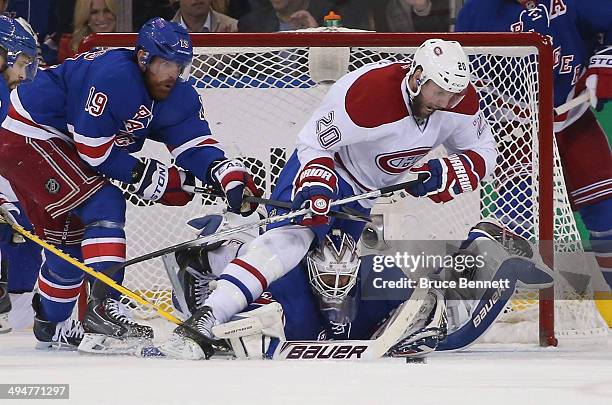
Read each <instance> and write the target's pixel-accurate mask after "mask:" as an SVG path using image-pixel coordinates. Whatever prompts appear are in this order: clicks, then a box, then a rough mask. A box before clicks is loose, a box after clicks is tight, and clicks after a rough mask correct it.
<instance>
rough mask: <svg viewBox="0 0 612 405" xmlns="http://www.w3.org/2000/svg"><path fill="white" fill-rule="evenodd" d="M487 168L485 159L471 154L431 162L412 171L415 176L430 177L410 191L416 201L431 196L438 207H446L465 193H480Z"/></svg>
mask: <svg viewBox="0 0 612 405" xmlns="http://www.w3.org/2000/svg"><path fill="white" fill-rule="evenodd" d="M484 168H485V164H484V160H483V159H482V157H480V155H478V154H477V153H475V152H471V151H468V152H466V153H463V154H457V155H450V156H447V157H444V158H441V159H431V160H430V161H428V162H427V163H425V164H423V165H419V166H415V167H413V168H412V169H410V171H411V172H413V173H417V174H419V175H421V176H422V175H423V174H424V175H426V176H427V177H426V180H424V181H422V182H419V183H417V184H416V185H415V186H412V187H410V188H408V189H406V191H407V192H408V193H410V194H412V195H413V196H415V197H424V196H427V197H429V198H430V199H431V200H432V201H434V202H436V203H446V202H449V201H451V200H453V199H454V198H455V196H457V195H459V194H461V193H465V192H469V191H474V190H476V188H477V187H478V183H479V182H480V179H481V177H482V176H483V175H484V170H485V169H484Z"/></svg>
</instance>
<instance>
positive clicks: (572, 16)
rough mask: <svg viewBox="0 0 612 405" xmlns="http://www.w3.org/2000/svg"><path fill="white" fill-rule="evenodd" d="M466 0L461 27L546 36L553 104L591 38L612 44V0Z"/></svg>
mask: <svg viewBox="0 0 612 405" xmlns="http://www.w3.org/2000/svg"><path fill="white" fill-rule="evenodd" d="M534 3H535V7H533V8H531V9H528V8H526V7H525V6H523V5H521V4H520V3H519V2H518V1H517V0H468V1H467V2H466V3H465V5H464V6H463V8H462V9H461V10H460V12H459V15H458V17H457V23H456V26H455V30H456V31H463V32H507V31H511V32H529V31H535V32H539V33H541V34H544V35H548V36H549V37H550V38H551V39H552V42H553V49H554V54H553V56H554V75H555V76H554V85H555V88H554V103H555V106H559V105H561V104H563V103H564V102H565V101H566V100H567V96H568V94H569V93H570V91H571V90H572V88H573V87H574V85H575V84H576V82H577V81H578V79H579V78H580V76H581V74H582V72H583V70H584V69H585V68H586V67H587V65H588V60H589V57H590V56H591V54H592V53H593V47H594V43H595V38H596V37H597V35H598V34H600V33H601V34H603V35H604V44H611V43H612V0H535V1H534Z"/></svg>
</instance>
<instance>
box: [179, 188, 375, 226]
mask: <svg viewBox="0 0 612 405" xmlns="http://www.w3.org/2000/svg"><path fill="white" fill-rule="evenodd" d="M185 191H188V192H190V193H198V194H206V195H210V196H212V197H220V198H221V197H224V196H225V195H224V194H223V192H221V191H219V190H216V189H214V188H209V187H188V188H186V189H185ZM243 201H244V202H246V203H254V204H260V205H270V206H272V207H277V208H285V209H291V203H290V202H287V201H279V200H271V199H269V198H263V197H255V196H245V197H244V199H243ZM346 208H348V207H343V208H342V209H343V212H341V211H330V212H329V214H328V215H329V216H330V217H334V218H338V219H347V220H351V221H361V222H372V218H370V217H369V216H367V215H363V214H362V213H361V212H359V211H357V210H350V209H346ZM345 209H346V211H345Z"/></svg>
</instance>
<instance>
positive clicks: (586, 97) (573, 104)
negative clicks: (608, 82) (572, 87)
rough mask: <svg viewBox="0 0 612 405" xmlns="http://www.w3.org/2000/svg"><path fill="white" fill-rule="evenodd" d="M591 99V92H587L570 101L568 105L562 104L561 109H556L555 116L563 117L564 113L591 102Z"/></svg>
mask: <svg viewBox="0 0 612 405" xmlns="http://www.w3.org/2000/svg"><path fill="white" fill-rule="evenodd" d="M589 99H590V96H589V92H588V91H585V92H584V93H582V94H581V95H579V96H578V97H575V98H573V99H571V100H570V101H568V102H567V103H565V104H561V105H560V106H559V107H557V108H555V114H557V115H561V114H563V113H566V112H568V111H569V110H571V109H572V108H574V107H577V106H579V105H580V104H582V103H584V102H587V101H589Z"/></svg>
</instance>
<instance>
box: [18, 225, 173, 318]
mask: <svg viewBox="0 0 612 405" xmlns="http://www.w3.org/2000/svg"><path fill="white" fill-rule="evenodd" d="M10 225H11V226H12V227H13V229H14V230H15V231H17V232H18V233H19V234H20V235H22V236H23V237H25V238H27V239H29V240H31V241H32V242H34V243H36V244H37V245H39V246H41V247H43V248H45V249H47V250H48V251H50V252H51V253H53V254H54V255H56V256H58V257H60V258H61V259H63V260H65V261H67V262H68V263H70V264H72V265H73V266H75V267H76V268H78V269H80V270H82V271H84V272H85V273H87V274H89V275H90V276H92V277H94V278H96V279H98V280H100V281H101V282H102V283H104V284H106V285H107V286H109V287H111V288H112V289H114V290H116V291H118V292H120V293H121V294H123V295H125V296H127V297H129V298H131V299H133V300H134V301H136V302H138V303H139V304H141V305H144V306H147V307H150V308H153V309H155V311H157V313H158V314H159V315H160V316H162V317H163V318H165V319H167V320H168V321H170V322H173V323H175V324H177V325H180V324H182V323H183V322H182V321H181V320H180V319H178V318H176V317H175V316H173V315H172V314H170V313H168V312H166V311H164V310H163V309H161V308H160V307H159V306H157V305H155V304H153V303H152V302H149V301H147V300H146V299H144V298H142V297H141V296H140V295H138V294H136V293H135V292H133V291H132V290H129V289H127V288H125V287H124V286H122V285H120V284H117V282H115V280H113V279H112V278H110V277H108V276H107V275H106V274H104V273H101V272H99V271H96V270H94V269H93V268H91V267H89V266H87V265H86V264H83V263H81V262H80V261H78V260H76V259H74V258H73V257H72V256H70V255H68V254H66V253H64V252H63V251H61V250H60V249H58V248H56V247H55V246H53V245H51V244H49V243H47V242H45V241H44V240H42V239H40V238H39V237H38V236H36V235H34V234H33V233H31V232H29V231H27V230H26V229H24V228H23V227H22V226H20V225H19V224H17V223H10Z"/></svg>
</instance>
